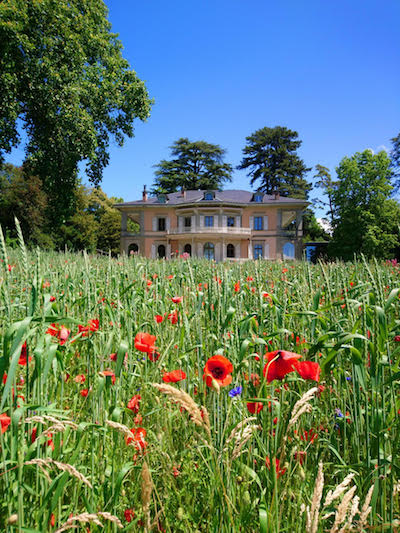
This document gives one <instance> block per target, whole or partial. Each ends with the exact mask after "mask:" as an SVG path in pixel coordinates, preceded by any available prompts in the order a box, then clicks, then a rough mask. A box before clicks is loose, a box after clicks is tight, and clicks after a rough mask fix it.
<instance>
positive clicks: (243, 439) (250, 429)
mask: <svg viewBox="0 0 400 533" xmlns="http://www.w3.org/2000/svg"><path fill="white" fill-rule="evenodd" d="M259 429H261V426H259V425H258V424H251V425H249V426H246V427H245V428H244V429H243V431H242V432H241V434H237V437H238V438H237V440H236V444H235V447H234V448H233V452H232V461H234V460H235V459H237V458H238V457H239V455H241V454H242V453H243V452H244V450H243V448H244V446H245V444H246V443H247V442H248V441H249V440H250V439H251V438H252V436H253V433H254V432H255V431H257V430H259Z"/></svg>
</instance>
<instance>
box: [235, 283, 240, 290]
mask: <svg viewBox="0 0 400 533" xmlns="http://www.w3.org/2000/svg"><path fill="white" fill-rule="evenodd" d="M234 290H235V292H239V291H240V281H237V282H236V283H235V287H234Z"/></svg>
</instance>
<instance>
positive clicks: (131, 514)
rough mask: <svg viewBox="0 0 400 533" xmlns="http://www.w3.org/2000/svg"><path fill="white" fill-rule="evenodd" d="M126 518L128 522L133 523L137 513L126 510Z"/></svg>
mask: <svg viewBox="0 0 400 533" xmlns="http://www.w3.org/2000/svg"><path fill="white" fill-rule="evenodd" d="M124 517H125V520H126V521H127V522H132V520H133V519H134V518H135V511H134V510H133V509H125V511H124Z"/></svg>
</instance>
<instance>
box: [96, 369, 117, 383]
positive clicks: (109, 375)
mask: <svg viewBox="0 0 400 533" xmlns="http://www.w3.org/2000/svg"><path fill="white" fill-rule="evenodd" d="M100 375H101V376H104V377H105V378H106V379H107V378H110V379H111V383H112V384H113V385H114V383H115V379H116V378H115V374H114V372H113V371H112V370H103V372H100Z"/></svg>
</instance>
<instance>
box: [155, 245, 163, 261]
mask: <svg viewBox="0 0 400 533" xmlns="http://www.w3.org/2000/svg"><path fill="white" fill-rule="evenodd" d="M157 255H158V257H159V258H160V259H162V258H163V257H165V246H164V245H163V244H160V246H159V247H158V248H157Z"/></svg>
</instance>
